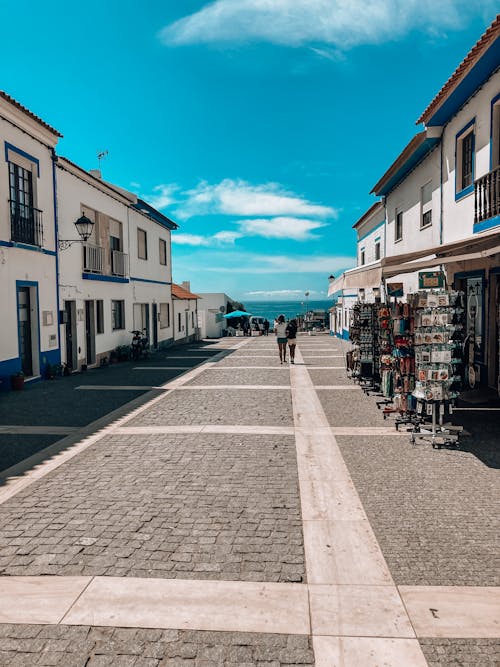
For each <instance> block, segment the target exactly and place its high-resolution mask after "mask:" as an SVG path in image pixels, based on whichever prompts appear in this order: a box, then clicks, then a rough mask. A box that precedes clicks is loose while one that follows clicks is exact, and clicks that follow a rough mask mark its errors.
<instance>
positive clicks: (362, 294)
mask: <svg viewBox="0 0 500 667" xmlns="http://www.w3.org/2000/svg"><path fill="white" fill-rule="evenodd" d="M358 296H359V300H360V301H364V300H365V288H364V287H360V288H359V289H358Z"/></svg>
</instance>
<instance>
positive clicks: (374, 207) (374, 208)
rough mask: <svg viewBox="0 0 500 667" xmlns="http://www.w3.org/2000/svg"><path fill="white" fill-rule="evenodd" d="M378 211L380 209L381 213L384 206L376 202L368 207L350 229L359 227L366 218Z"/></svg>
mask: <svg viewBox="0 0 500 667" xmlns="http://www.w3.org/2000/svg"><path fill="white" fill-rule="evenodd" d="M378 209H381V211H383V210H384V204H383V203H382V202H381V201H376V202H375V203H374V204H372V205H371V206H370V208H369V209H368V210H367V211H365V212H364V213H363V215H362V216H361V217H360V218H359V220H357V221H356V222H355V223H354V224H353V226H352V228H353V229H356V228H357V227H360V226H361V225H362V224H363V223H364V222H366V221H367V220H368V218H369V217H370V216H371V215H373V214H374V213H375V211H377V210H378Z"/></svg>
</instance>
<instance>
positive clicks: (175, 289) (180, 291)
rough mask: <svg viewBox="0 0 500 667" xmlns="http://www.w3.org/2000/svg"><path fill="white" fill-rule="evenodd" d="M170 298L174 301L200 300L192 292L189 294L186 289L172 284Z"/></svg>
mask: <svg viewBox="0 0 500 667" xmlns="http://www.w3.org/2000/svg"><path fill="white" fill-rule="evenodd" d="M172 296H173V297H174V299H200V298H201V297H199V296H198V295H197V294H193V293H192V292H189V291H188V290H187V289H184V287H181V286H180V285H176V284H175V283H172Z"/></svg>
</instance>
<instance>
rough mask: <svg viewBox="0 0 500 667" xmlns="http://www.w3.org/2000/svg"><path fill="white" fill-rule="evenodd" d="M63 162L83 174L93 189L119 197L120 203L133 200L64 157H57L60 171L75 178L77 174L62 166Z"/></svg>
mask: <svg viewBox="0 0 500 667" xmlns="http://www.w3.org/2000/svg"><path fill="white" fill-rule="evenodd" d="M65 162H66V163H67V164H68V165H69V166H70V167H72V168H73V169H76V170H78V171H79V172H81V173H82V174H85V177H86V178H87V179H88V181H90V183H91V184H92V183H93V184H94V185H95V187H97V188H98V189H100V190H108V191H111V192H112V193H113V195H119V197H120V200H121V201H126V202H132V201H133V199H135V195H133V194H132V193H130V192H127V191H126V190H123V189H122V188H119V187H118V186H116V185H113V183H108V181H105V180H103V179H102V178H99V177H98V176H95V175H94V174H92V173H91V172H90V171H88V170H87V169H84V168H83V167H81V166H80V165H79V164H76V162H73V161H72V160H70V159H69V158H67V157H65V156H64V155H58V156H57V165H58V167H60V168H61V169H65V170H66V171H69V172H70V173H72V174H73V175H74V176H77V174H75V173H74V172H73V171H72V170H71V169H67V168H66V167H65V165H64V163H65Z"/></svg>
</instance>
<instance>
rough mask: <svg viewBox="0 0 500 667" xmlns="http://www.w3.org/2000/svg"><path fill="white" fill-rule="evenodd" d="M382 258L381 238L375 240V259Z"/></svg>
mask: <svg viewBox="0 0 500 667" xmlns="http://www.w3.org/2000/svg"><path fill="white" fill-rule="evenodd" d="M377 259H380V239H377V240H376V241H375V260H377Z"/></svg>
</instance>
